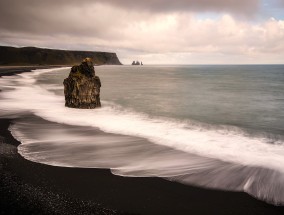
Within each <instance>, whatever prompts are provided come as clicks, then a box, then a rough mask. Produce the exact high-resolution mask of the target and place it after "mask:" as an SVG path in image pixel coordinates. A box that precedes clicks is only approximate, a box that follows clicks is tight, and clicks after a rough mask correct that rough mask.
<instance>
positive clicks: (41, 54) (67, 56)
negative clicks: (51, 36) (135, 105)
mask: <svg viewBox="0 0 284 215" xmlns="http://www.w3.org/2000/svg"><path fill="white" fill-rule="evenodd" d="M87 57H90V58H92V60H93V63H94V64H96V65H121V63H120V61H119V59H118V57H117V55H116V53H109V52H93V51H69V50H56V49H43V48H36V47H23V48H15V47H9V46H0V65H1V66H38V65H68V66H71V65H75V64H80V63H81V61H82V59H85V58H87Z"/></svg>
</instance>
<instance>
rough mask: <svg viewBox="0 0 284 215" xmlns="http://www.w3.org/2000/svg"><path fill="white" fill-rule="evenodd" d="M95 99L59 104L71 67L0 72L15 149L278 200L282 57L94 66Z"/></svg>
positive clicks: (39, 157)
mask: <svg viewBox="0 0 284 215" xmlns="http://www.w3.org/2000/svg"><path fill="white" fill-rule="evenodd" d="M95 70H96V75H98V76H99V77H100V79H101V82H102V88H101V102H102V108H100V109H92V110H83V109H71V108H67V107H65V106H64V93H63V80H64V78H66V77H67V76H68V74H69V71H70V68H60V69H58V68H56V69H45V70H36V71H33V72H28V73H22V74H19V75H15V76H5V77H2V78H0V89H1V92H0V117H2V118H12V119H14V123H13V125H12V126H10V128H9V129H10V131H11V132H12V134H13V136H14V137H15V138H16V139H18V140H19V141H21V143H22V144H21V145H20V146H19V147H18V151H19V153H20V154H21V155H22V156H23V157H25V158H26V159H28V160H31V161H34V162H39V163H44V164H48V165H54V166H64V167H82V168H107V169H110V170H111V172H112V173H113V174H116V175H121V176H126V177H161V178H165V179H166V180H170V181H174V182H179V183H183V184H188V185H195V186H201V187H206V188H211V189H221V190H229V191H241V192H247V193H249V194H250V195H252V196H254V197H255V198H258V199H260V200H263V201H266V202H269V203H272V204H275V205H284V65H188V66H181V65H180V66H98V67H95Z"/></svg>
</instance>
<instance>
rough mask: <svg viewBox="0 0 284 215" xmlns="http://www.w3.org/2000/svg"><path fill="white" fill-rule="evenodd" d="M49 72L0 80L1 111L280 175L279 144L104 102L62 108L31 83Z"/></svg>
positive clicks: (282, 153)
mask: <svg viewBox="0 0 284 215" xmlns="http://www.w3.org/2000/svg"><path fill="white" fill-rule="evenodd" d="M54 70H58V69H49V70H41V71H38V70H37V71H35V72H32V73H23V74H21V75H18V76H17V78H15V77H12V78H10V79H9V78H8V79H7V78H6V79H0V83H1V86H3V87H4V88H5V87H8V88H9V89H13V90H9V91H4V92H3V93H2V94H1V100H0V102H1V103H0V107H1V109H2V110H3V111H4V113H5V114H7V112H13V111H14V112H26V111H29V112H31V113H34V114H35V115H37V116H39V117H42V118H44V119H46V120H49V121H53V122H58V123H65V124H70V125H79V126H93V127H98V128H100V129H101V130H103V131H106V132H110V133H117V134H125V135H133V136H138V137H143V138H147V139H148V140H150V141H152V142H153V143H156V144H161V145H166V146H170V147H173V148H176V149H179V150H182V151H184V152H189V153H194V154H197V155H202V156H206V157H210V158H216V159H220V160H223V161H228V162H234V163H239V164H243V165H249V166H262V167H267V168H271V169H276V170H278V171H282V172H283V171H284V170H283V165H284V144H283V142H282V141H279V142H278V144H269V142H271V141H270V140H269V139H267V138H258V137H251V136H246V135H245V134H243V133H242V132H236V131H229V130H226V129H219V130H218V129H217V130H212V129H206V128H202V127H199V126H193V125H192V124H191V123H190V122H178V121H175V120H172V119H161V118H152V117H150V116H147V115H144V114H141V113H137V112H133V111H129V110H125V109H122V108H121V107H118V106H116V105H112V104H111V103H107V102H103V108H101V109H96V110H82V109H80V110H79V109H70V108H66V107H64V98H63V96H58V95H55V94H54V93H52V92H50V91H48V90H47V89H45V88H43V87H44V86H38V85H36V84H35V78H36V76H37V75H39V74H42V73H45V72H52V71H54ZM45 87H46V86H45ZM0 115H1V114H0ZM23 144H27V142H25V141H24V142H23Z"/></svg>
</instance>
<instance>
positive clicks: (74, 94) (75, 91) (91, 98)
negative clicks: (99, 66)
mask: <svg viewBox="0 0 284 215" xmlns="http://www.w3.org/2000/svg"><path fill="white" fill-rule="evenodd" d="M63 84H64V94H65V106H66V107H71V108H84V109H92V108H97V107H101V102H100V87H101V81H100V78H99V77H98V76H96V75H95V69H94V66H93V63H92V60H91V59H90V58H86V59H84V61H83V62H82V63H81V64H80V65H79V66H73V67H72V68H71V71H70V73H69V76H68V78H66V79H65V80H64V82H63Z"/></svg>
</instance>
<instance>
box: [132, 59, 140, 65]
mask: <svg viewBox="0 0 284 215" xmlns="http://www.w3.org/2000/svg"><path fill="white" fill-rule="evenodd" d="M141 63H142V62H141ZM132 65H140V62H139V61H138V60H137V61H136V62H135V60H134V61H133V62H132Z"/></svg>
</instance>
